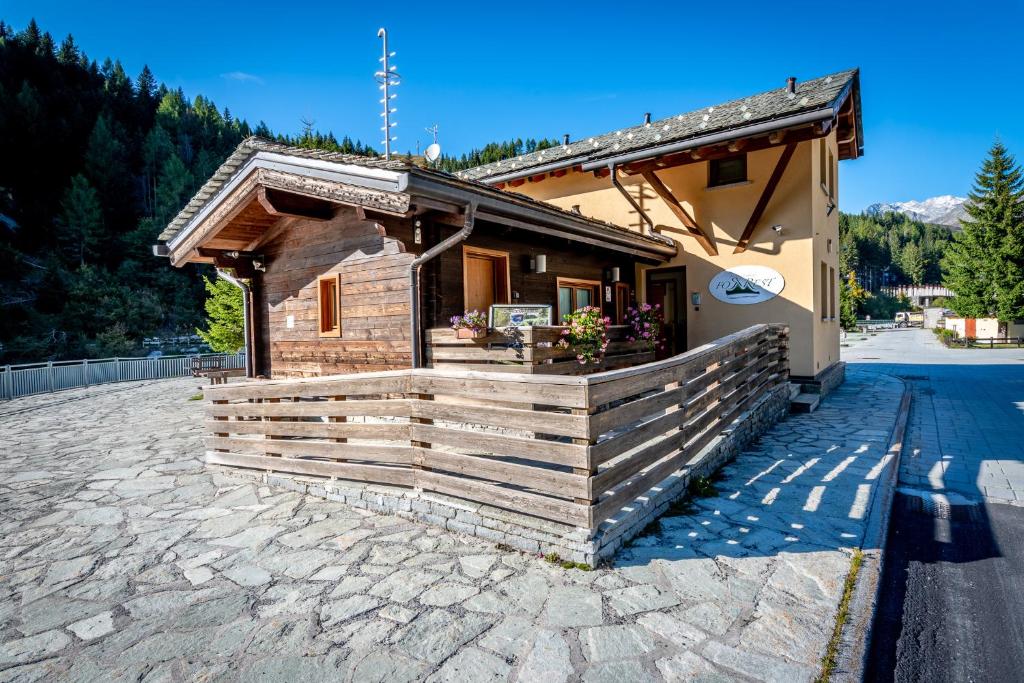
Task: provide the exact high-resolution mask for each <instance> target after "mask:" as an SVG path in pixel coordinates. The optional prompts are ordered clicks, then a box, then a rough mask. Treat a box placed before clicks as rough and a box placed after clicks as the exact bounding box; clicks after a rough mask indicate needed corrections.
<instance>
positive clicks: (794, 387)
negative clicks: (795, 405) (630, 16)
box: [789, 382, 801, 401]
mask: <svg viewBox="0 0 1024 683" xmlns="http://www.w3.org/2000/svg"><path fill="white" fill-rule="evenodd" d="M800 391H801V389H800V385H799V384H794V383H793V382H790V383H789V400H790V401H792V400H793V399H794V398H796V397H797V396H799V395H800Z"/></svg>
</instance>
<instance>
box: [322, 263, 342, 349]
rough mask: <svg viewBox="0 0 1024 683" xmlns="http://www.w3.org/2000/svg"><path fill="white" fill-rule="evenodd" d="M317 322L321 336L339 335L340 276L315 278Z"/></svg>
mask: <svg viewBox="0 0 1024 683" xmlns="http://www.w3.org/2000/svg"><path fill="white" fill-rule="evenodd" d="M316 298H317V309H318V310H317V322H318V325H319V332H320V336H321V337H340V336H341V276H340V275H337V274H335V275H325V276H323V277H321V278H319V279H318V280H317V297H316Z"/></svg>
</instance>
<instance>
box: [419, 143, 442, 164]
mask: <svg viewBox="0 0 1024 683" xmlns="http://www.w3.org/2000/svg"><path fill="white" fill-rule="evenodd" d="M423 156H425V157H426V158H427V161H429V162H430V163H434V162H435V161H437V158H438V157H440V156H441V145H439V144H437V143H436V142H435V143H433V144H430V145H427V148H426V149H425V150H423Z"/></svg>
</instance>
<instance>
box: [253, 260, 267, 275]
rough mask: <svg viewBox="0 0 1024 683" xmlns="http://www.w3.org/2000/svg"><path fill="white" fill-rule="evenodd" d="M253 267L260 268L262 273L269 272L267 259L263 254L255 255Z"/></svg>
mask: <svg viewBox="0 0 1024 683" xmlns="http://www.w3.org/2000/svg"><path fill="white" fill-rule="evenodd" d="M252 269H253V270H258V271H259V272H261V273H265V272H267V260H266V259H265V258H263V257H262V256H253V257H252Z"/></svg>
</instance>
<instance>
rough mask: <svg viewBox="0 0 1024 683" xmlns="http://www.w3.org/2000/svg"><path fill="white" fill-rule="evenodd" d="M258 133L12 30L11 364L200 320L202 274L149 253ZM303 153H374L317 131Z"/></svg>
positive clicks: (0, 205)
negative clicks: (165, 228) (169, 224)
mask: <svg viewBox="0 0 1024 683" xmlns="http://www.w3.org/2000/svg"><path fill="white" fill-rule="evenodd" d="M254 133H256V134H260V135H265V136H268V137H274V136H273V135H272V133H271V131H270V130H268V129H267V127H266V126H265V125H264V124H262V123H260V124H259V125H257V126H256V127H255V128H252V127H250V125H249V124H248V123H246V121H245V120H240V119H237V118H235V117H233V116H232V114H231V113H230V112H229V111H228V110H226V109H224V110H220V109H218V108H217V106H216V105H215V104H214V103H213V102H211V101H210V100H208V99H206V98H204V97H203V96H201V95H197V96H195V97H194V98H193V99H189V98H188V97H186V95H185V93H184V92H182V91H181V90H168V88H166V87H165V86H163V85H160V84H158V82H157V79H156V77H155V76H154V74H153V73H151V72H150V70H149V69H148V68H143V69H142V71H141V72H140V73H139V74H138V75H137V76H136V77H135V78H134V79H133V78H131V77H129V75H128V74H126V73H125V71H124V69H123V68H122V66H121V64H120V63H119V62H117V61H111V60H110V59H106V60H105V61H103V62H102V64H97V62H96V61H94V60H92V59H90V58H89V57H88V56H87V55H86V54H84V53H83V52H82V51H81V50H80V49H79V48H78V47H77V46H76V45H75V42H74V39H73V38H72V37H71V36H68V37H67V38H65V39H64V40H63V41H62V42H61V43H60V44H59V45H57V44H56V43H55V42H54V40H53V38H52V37H51V36H50V35H49V34H48V33H44V32H42V31H41V30H40V29H39V27H38V26H36V24H35V22H32V23H30V24H29V26H28V27H27V28H25V29H24V30H23V31H21V32H18V33H15V32H14V31H13V30H12V29H11V28H10V27H9V26H6V25H4V24H3V23H0V159H3V163H2V164H0V362H2V363H13V362H18V361H37V360H45V359H58V358H79V357H83V356H93V357H95V356H102V355H116V354H122V355H123V354H126V353H130V352H132V351H133V350H135V349H137V348H138V342H139V340H140V339H141V338H142V337H143V336H148V335H157V334H164V335H168V334H189V333H192V332H193V331H194V329H195V327H196V325H198V324H199V323H200V322H201V320H202V303H203V300H204V298H205V294H204V291H203V286H202V280H201V278H200V273H201V272H202V271H203V269H201V268H197V267H194V266H189V267H186V268H184V269H180V270H179V269H173V268H170V267H168V265H167V263H166V262H165V261H161V260H159V259H157V258H155V257H154V256H152V254H151V245H152V244H153V243H154V242H155V238H156V235H157V234H158V233H159V231H160V228H161V227H162V226H163V225H165V224H166V223H167V221H168V220H169V219H170V218H171V217H173V216H174V214H175V213H177V211H178V210H179V209H180V207H181V206H182V205H183V204H184V203H185V202H186V201H187V200H188V199H189V198H190V197H191V196H192V194H193V193H194V192H195V191H196V189H198V187H199V186H200V185H201V184H202V183H203V182H204V181H205V180H206V179H207V177H209V175H210V174H211V173H212V172H213V171H214V170H215V169H216V168H217V166H218V165H219V164H220V163H221V162H222V161H223V160H224V158H225V157H226V156H227V155H228V154H229V153H230V151H231V150H232V149H233V148H234V147H235V145H237V144H238V142H239V141H240V140H241V139H242V138H244V137H246V136H248V135H251V134H254ZM277 137H278V139H282V140H285V141H287V142H291V143H293V144H300V145H304V146H309V147H313V146H317V147H326V148H330V149H340V150H342V151H348V152H357V153H367V154H375V153H376V152H374V150H372V149H369V148H365V147H363V145H361V144H360V143H358V142H355V143H354V142H352V141H351V140H349V139H347V138H345V139H343V140H341V141H340V142H339V141H338V140H337V139H335V138H334V136H333V135H330V134H326V135H323V134H319V133H316V132H314V131H313V130H312V127H311V126H306V129H305V130H304V131H303V133H302V135H301V136H300V137H298V138H296V139H287V138H284V137H282V136H277Z"/></svg>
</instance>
